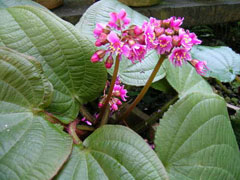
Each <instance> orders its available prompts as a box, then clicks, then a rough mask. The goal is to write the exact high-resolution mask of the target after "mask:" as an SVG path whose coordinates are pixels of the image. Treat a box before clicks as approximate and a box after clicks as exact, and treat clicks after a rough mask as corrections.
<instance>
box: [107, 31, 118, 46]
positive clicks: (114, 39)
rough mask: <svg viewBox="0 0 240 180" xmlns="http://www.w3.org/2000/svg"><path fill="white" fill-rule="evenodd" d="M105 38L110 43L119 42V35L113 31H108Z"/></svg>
mask: <svg viewBox="0 0 240 180" xmlns="http://www.w3.org/2000/svg"><path fill="white" fill-rule="evenodd" d="M107 40H108V41H109V42H110V43H113V44H114V43H119V42H120V40H119V37H118V36H117V34H116V33H115V32H113V31H111V32H110V34H109V35H108V36H107Z"/></svg>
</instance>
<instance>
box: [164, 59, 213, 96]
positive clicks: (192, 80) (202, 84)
mask: <svg viewBox="0 0 240 180" xmlns="http://www.w3.org/2000/svg"><path fill="white" fill-rule="evenodd" d="M163 66H164V68H165V70H166V79H167V80H168V82H169V84H170V85H171V86H172V87H173V88H174V89H175V90H176V91H177V92H178V93H179V96H180V97H184V96H185V95H187V94H189V93H192V92H204V93H212V88H211V86H210V85H209V84H208V83H207V82H206V81H205V80H204V79H203V78H202V77H201V76H200V75H198V74H197V73H196V70H195V69H194V68H193V67H192V66H191V65H190V64H188V63H187V64H183V66H181V67H175V66H174V65H172V64H171V63H170V62H169V60H167V59H166V60H165V62H164V64H163Z"/></svg>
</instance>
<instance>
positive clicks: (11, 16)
mask: <svg viewBox="0 0 240 180" xmlns="http://www.w3.org/2000/svg"><path fill="white" fill-rule="evenodd" d="M17 2H18V3H19V1H17ZM21 3H23V1H21ZM0 7H1V3H0ZM127 12H128V13H127ZM0 14H1V16H0V107H1V108H0V145H1V146H0V179H4V180H5V179H13V180H15V179H24V180H25V179H39V180H45V179H53V178H54V179H73V180H75V179H76V180H77V179H83V180H85V179H86V180H91V179H113V180H115V179H116V180H118V179H123V180H125V179H126V180H128V179H139V180H142V179H149V180H153V179H154V180H156V179H157V180H162V179H164V180H165V179H166V180H168V179H169V178H171V179H196V178H197V179H198V178H201V179H209V178H210V179H239V178H240V177H239V171H240V169H239V167H240V165H239V164H240V159H239V150H238V147H237V143H236V140H235V136H234V134H233V131H232V127H231V124H230V121H229V118H228V113H227V110H226V104H225V101H224V100H223V99H222V98H221V97H219V96H218V95H216V94H214V92H213V90H212V88H211V86H210V85H209V84H208V83H207V82H206V81H205V80H204V79H203V78H202V77H201V76H200V75H209V74H210V73H209V71H207V70H208V69H210V71H212V68H211V67H210V66H209V65H211V63H209V58H203V57H206V56H203V57H202V56H199V54H198V53H199V52H200V54H202V53H203V52H205V51H206V49H208V50H209V48H207V47H202V46H195V47H194V45H198V44H199V43H200V42H201V41H200V40H198V39H197V37H196V35H195V34H194V33H192V32H190V31H188V30H184V29H182V28H181V25H182V23H183V18H176V17H171V18H169V19H166V20H157V19H155V18H150V19H148V18H147V17H144V16H142V15H140V14H138V13H137V12H135V11H133V10H131V9H130V8H128V7H126V6H124V5H122V4H121V3H119V2H118V1H116V0H101V1H99V2H97V3H95V4H94V5H93V6H91V7H90V8H89V9H88V10H87V11H86V13H85V14H84V15H83V17H82V18H81V20H80V22H79V23H78V24H77V25H76V27H75V26H73V25H71V24H69V23H67V22H65V21H64V20H62V19H60V18H59V17H57V16H56V15H54V14H53V13H51V12H49V11H47V10H44V9H41V8H36V7H31V6H18V7H10V8H5V7H3V8H0ZM109 15H110V17H109ZM106 17H108V18H107V19H106ZM130 17H131V21H130ZM136 22H137V23H136ZM99 23H101V24H99ZM134 24H137V25H134ZM89 32H90V33H89ZM96 48H97V51H96ZM191 49H192V50H191ZM199 49H200V50H199ZM224 49H225V48H224ZM193 51H195V53H193ZM196 51H197V53H196ZM212 51H214V52H215V51H216V50H215V49H214V50H213V49H211V51H208V52H209V53H207V54H212ZM219 51H222V48H221V49H220V50H219ZM228 52H229V51H228ZM218 53H219V54H220V52H218ZM196 54H197V55H196ZM205 54H206V53H205ZM198 57H199V58H198ZM217 57H220V56H217ZM211 58H212V57H211ZM198 59H199V60H198ZM205 61H206V62H205ZM188 62H189V63H188ZM207 63H208V64H207ZM207 65H208V67H207ZM160 67H161V69H160ZM236 67H238V66H237V65H236ZM123 69H124V70H123ZM107 71H108V72H109V73H110V74H111V75H112V77H111V78H110V79H111V82H109V81H108V80H107ZM199 74H200V75H199ZM154 77H157V78H154ZM163 78H164V79H163ZM160 79H161V80H160ZM158 80H160V81H158ZM155 81H156V82H155ZM152 82H155V83H156V84H157V85H158V84H160V85H163V84H164V87H165V88H168V89H170V90H169V92H170V91H171V92H172V93H173V95H171V96H170V97H171V98H172V99H170V100H169V101H168V102H166V103H165V102H163V103H162V104H163V105H162V104H161V105H159V104H156V105H155V106H159V109H158V110H157V111H156V112H154V113H153V114H152V115H151V116H150V117H149V116H148V115H146V114H144V113H143V112H141V111H140V112H139V111H137V108H135V106H136V105H137V104H138V103H139V102H140V100H141V99H142V98H143V96H144V95H145V93H146V92H147V91H148V89H149V87H150V86H152V87H156V86H153V83H152ZM163 82H164V83H163ZM156 84H155V85H156ZM131 85H137V86H143V85H144V87H143V89H142V90H141V92H140V93H139V95H138V96H137V98H136V99H135V100H132V98H133V96H132V95H131V93H130V91H131V92H133V91H134V90H135V88H134V87H130V86H131ZM131 88H133V89H134V90H133V89H131ZM102 91H103V94H101V96H100V97H99V95H100V93H102ZM134 93H135V94H136V93H137V92H134ZM158 93H159V94H160V95H161V96H162V97H163V98H161V100H163V101H165V100H164V99H166V98H165V97H167V95H166V94H164V93H162V92H159V91H157V93H156V94H158ZM154 98H155V97H154ZM176 101H177V102H176ZM175 102H176V103H175ZM164 103H165V104H164ZM170 105H171V106H170ZM133 109H134V110H136V111H132V110H133ZM136 112H138V113H139V114H138V113H136ZM163 114H164V115H163ZM130 115H131V116H130ZM160 118H161V120H160V121H158V120H159V119H160ZM159 122H160V123H159ZM107 124H108V125H107ZM152 125H153V126H152ZM140 135H141V136H140Z"/></svg>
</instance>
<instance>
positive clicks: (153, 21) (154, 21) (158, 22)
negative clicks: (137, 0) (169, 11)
mask: <svg viewBox="0 0 240 180" xmlns="http://www.w3.org/2000/svg"><path fill="white" fill-rule="evenodd" d="M149 23H150V24H151V26H153V27H154V28H156V27H160V26H161V24H162V21H161V20H158V19H156V18H153V17H150V19H149Z"/></svg>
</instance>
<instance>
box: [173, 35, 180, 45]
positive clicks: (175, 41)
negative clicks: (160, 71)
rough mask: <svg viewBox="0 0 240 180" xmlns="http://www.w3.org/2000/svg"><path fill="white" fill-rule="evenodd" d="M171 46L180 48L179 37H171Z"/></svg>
mask: <svg viewBox="0 0 240 180" xmlns="http://www.w3.org/2000/svg"><path fill="white" fill-rule="evenodd" d="M172 44H173V46H176V47H179V46H180V37H179V36H173V37H172Z"/></svg>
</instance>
